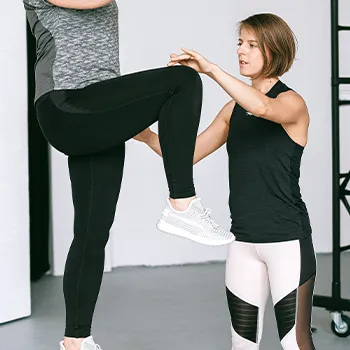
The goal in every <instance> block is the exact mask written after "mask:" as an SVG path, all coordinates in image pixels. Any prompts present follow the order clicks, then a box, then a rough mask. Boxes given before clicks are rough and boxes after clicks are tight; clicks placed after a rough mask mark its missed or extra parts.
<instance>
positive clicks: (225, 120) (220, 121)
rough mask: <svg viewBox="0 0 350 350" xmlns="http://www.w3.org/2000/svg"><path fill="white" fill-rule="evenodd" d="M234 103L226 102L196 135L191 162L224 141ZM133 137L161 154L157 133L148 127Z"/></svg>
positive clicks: (216, 147) (205, 155)
mask: <svg viewBox="0 0 350 350" xmlns="http://www.w3.org/2000/svg"><path fill="white" fill-rule="evenodd" d="M234 105H235V101H233V100H231V101H229V102H228V103H226V105H225V106H224V107H223V108H222V109H221V111H220V112H219V114H218V115H217V116H216V118H215V119H214V121H213V122H212V123H211V124H210V125H209V126H208V127H207V128H206V129H205V130H204V131H203V132H202V133H201V134H200V135H199V136H197V140H196V147H195V152H194V157H193V164H196V163H198V162H199V161H200V160H202V159H203V158H205V157H207V156H208V155H210V154H211V153H213V152H215V151H216V150H217V149H219V148H220V147H221V146H222V145H223V144H224V143H225V142H226V140H227V135H228V131H229V122H230V118H231V114H232V111H233V108H234ZM134 138H135V139H136V140H138V141H141V142H144V143H146V144H147V145H148V146H149V147H150V148H151V149H152V150H153V151H154V152H156V153H157V154H158V155H160V156H162V151H161V148H160V143H159V138H158V135H157V134H156V133H154V132H153V131H151V130H150V129H146V130H144V131H143V132H141V133H140V134H138V135H136V136H135V137H134Z"/></svg>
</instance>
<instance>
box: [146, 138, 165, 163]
mask: <svg viewBox="0 0 350 350" xmlns="http://www.w3.org/2000/svg"><path fill="white" fill-rule="evenodd" d="M145 143H146V144H147V146H148V147H149V148H151V149H152V150H153V151H154V152H155V153H157V154H158V155H159V156H161V157H162V150H161V148H160V142H159V137H158V135H157V134H156V133H155V132H152V134H151V136H150V137H149V139H148V140H147V142H145Z"/></svg>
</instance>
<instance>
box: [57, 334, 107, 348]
mask: <svg viewBox="0 0 350 350" xmlns="http://www.w3.org/2000/svg"><path fill="white" fill-rule="evenodd" d="M60 350H66V348H65V347H64V345H63V340H62V341H61V342H60ZM80 350H102V349H101V347H100V346H99V345H98V344H96V343H95V342H94V339H93V338H92V336H90V337H88V338H85V339H84V340H83V342H82V343H81V348H80Z"/></svg>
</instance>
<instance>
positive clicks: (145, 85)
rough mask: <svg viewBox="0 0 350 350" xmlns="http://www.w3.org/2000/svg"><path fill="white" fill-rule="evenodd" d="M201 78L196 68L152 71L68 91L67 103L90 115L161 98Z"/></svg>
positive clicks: (181, 67)
mask: <svg viewBox="0 0 350 350" xmlns="http://www.w3.org/2000/svg"><path fill="white" fill-rule="evenodd" d="M194 76H198V77H199V75H198V73H197V72H196V71H195V70H193V69H192V68H188V67H183V66H175V67H163V68H157V69H150V70H145V71H141V72H136V73H131V74H125V75H122V76H120V77H118V78H115V79H109V80H104V81H101V82H98V83H95V84H91V85H89V86H87V87H85V88H83V89H79V90H71V91H69V90H67V91H66V100H67V102H68V103H69V104H70V105H72V106H74V107H76V108H79V109H81V110H82V111H88V112H106V111H110V110H114V109H115V108H116V107H122V106H124V105H131V104H133V103H135V102H136V101H138V100H147V98H152V97H155V96H157V95H164V94H165V95H167V94H172V93H174V92H175V91H176V90H177V89H178V88H179V87H180V86H181V84H183V83H186V80H187V79H189V78H193V77H194Z"/></svg>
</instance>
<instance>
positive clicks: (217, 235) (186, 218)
mask: <svg viewBox="0 0 350 350" xmlns="http://www.w3.org/2000/svg"><path fill="white" fill-rule="evenodd" d="M210 211H211V210H210V209H204V208H203V206H202V203H201V200H200V198H195V199H193V200H192V201H191V203H190V205H189V207H188V209H187V210H185V211H178V210H175V209H174V208H173V207H172V205H171V203H170V200H169V199H168V200H167V204H166V207H165V209H164V210H163V212H162V216H161V218H160V219H159V221H158V223H157V228H158V229H159V230H160V231H163V232H166V233H170V234H172V235H176V236H180V237H184V238H188V239H190V240H192V241H194V242H197V243H201V244H205V245H210V246H220V245H225V244H229V243H231V242H233V241H234V240H235V237H234V235H233V234H232V233H231V232H227V231H225V230H224V229H222V228H221V227H219V225H217V224H216V223H215V222H214V221H213V220H212V219H211V218H210V215H209V214H210Z"/></svg>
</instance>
